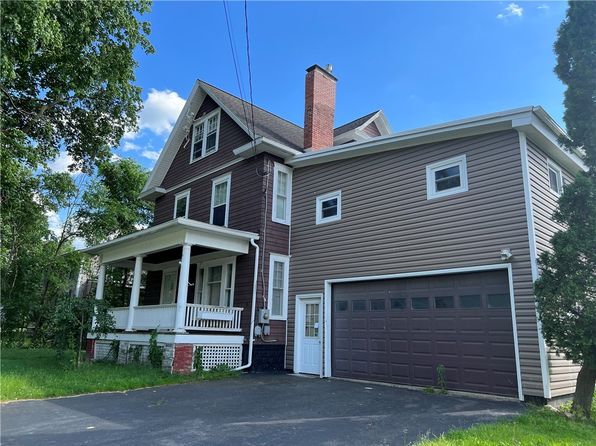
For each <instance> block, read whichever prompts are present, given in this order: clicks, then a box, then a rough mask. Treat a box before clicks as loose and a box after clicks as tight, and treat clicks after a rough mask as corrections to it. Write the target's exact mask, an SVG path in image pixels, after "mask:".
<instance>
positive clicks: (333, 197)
mask: <svg viewBox="0 0 596 446" xmlns="http://www.w3.org/2000/svg"><path fill="white" fill-rule="evenodd" d="M316 206H317V209H316V223H317V224H318V225H320V224H322V223H329V222H332V221H336V220H341V191H336V192H330V193H328V194H325V195H319V196H318V197H317V203H316Z"/></svg>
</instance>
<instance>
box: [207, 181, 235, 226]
mask: <svg viewBox="0 0 596 446" xmlns="http://www.w3.org/2000/svg"><path fill="white" fill-rule="evenodd" d="M222 183H228V187H227V191H226V192H227V195H226V218H225V221H224V227H226V228H227V227H228V219H229V217H230V192H231V189H232V174H231V173H227V174H225V175H222V176H219V177H217V178H213V180H211V211H210V213H209V223H210V224H213V205H214V203H215V186H217V185H218V184H222Z"/></svg>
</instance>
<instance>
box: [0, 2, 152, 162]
mask: <svg viewBox="0 0 596 446" xmlns="http://www.w3.org/2000/svg"><path fill="white" fill-rule="evenodd" d="M149 7H150V3H149V2H148V1H146V0H132V1H126V2H123V1H119V0H103V1H101V2H80V1H74V0H65V1H58V0H37V1H30V2H22V1H13V0H8V1H2V2H0V15H1V17H2V29H1V31H0V38H1V44H2V54H1V55H0V106H1V107H2V108H1V112H2V150H3V151H8V153H10V155H11V157H12V159H14V160H19V161H21V162H24V163H26V164H27V165H29V166H32V167H37V166H38V164H40V163H41V164H43V163H45V162H47V161H48V160H51V159H53V158H55V157H56V155H57V154H58V152H59V150H60V148H63V149H64V150H66V152H67V153H68V154H69V155H70V156H71V157H72V160H73V163H76V164H77V165H78V166H79V167H81V168H83V169H90V168H92V166H93V164H94V162H95V160H96V159H100V160H102V159H108V158H109V157H110V149H111V147H115V146H117V145H118V144H119V141H120V139H121V138H122V136H123V134H124V132H125V131H126V130H127V129H131V128H134V127H135V126H136V120H137V113H138V111H139V110H140V107H141V105H142V103H141V97H140V88H139V87H137V86H135V85H134V81H135V75H134V69H135V68H136V67H137V63H136V61H135V59H134V50H135V49H136V48H137V47H140V48H141V49H142V50H143V51H144V52H146V53H150V52H152V51H153V48H152V46H151V44H150V43H149V40H148V39H147V35H148V33H149V24H148V23H147V22H141V21H139V20H138V19H137V16H138V15H139V14H144V13H147V12H148V11H149Z"/></svg>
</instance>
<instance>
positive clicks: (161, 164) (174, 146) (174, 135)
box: [141, 81, 205, 196]
mask: <svg viewBox="0 0 596 446" xmlns="http://www.w3.org/2000/svg"><path fill="white" fill-rule="evenodd" d="M200 93H201V91H200V85H199V81H196V82H195V84H194V85H193V87H192V90H191V92H190V95H189V96H188V99H187V100H186V103H185V104H184V107H183V108H182V111H181V112H180V115H179V116H178V119H177V120H176V124H174V128H173V129H172V131H171V132H170V136H168V140H167V141H166V143H165V145H164V148H163V150H162V151H161V153H160V155H159V158H158V159H157V162H156V163H155V167H154V168H153V170H152V171H151V174H150V175H149V178H148V179H147V183H145V187H143V190H142V191H141V196H142V195H143V194H144V193H145V192H148V191H149V190H150V189H151V188H153V187H158V186H160V185H161V182H162V181H163V179H164V177H165V176H166V173H167V172H168V169H169V168H170V165H171V164H172V161H173V160H174V157H175V156H176V153H178V148H179V147H180V144H182V141H183V140H184V137H185V136H186V133H187V131H188V130H189V129H190V126H191V125H192V121H193V117H194V114H195V113H196V112H197V110H198V107H199V106H200V105H201V104H202V103H203V99H204V98H205V93H204V92H203V94H202V95H201V94H200ZM197 103H198V105H197ZM193 110H194V112H193ZM187 125H188V128H187V127H186V126H187Z"/></svg>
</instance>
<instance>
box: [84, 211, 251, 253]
mask: <svg viewBox="0 0 596 446" xmlns="http://www.w3.org/2000/svg"><path fill="white" fill-rule="evenodd" d="M251 239H252V240H258V239H259V235H258V234H255V233H253V232H246V231H239V230H236V229H229V228H224V227H221V226H215V225H210V224H207V223H202V222H199V221H196V220H190V219H187V218H177V219H175V220H171V221H168V222H166V223H162V224H160V225H156V226H152V227H150V228H147V229H144V230H142V231H138V232H135V233H133V234H129V235H126V236H124V237H120V238H117V239H114V240H111V241H109V242H106V243H102V244H101V245H96V246H91V247H89V248H85V249H82V250H81V252H83V253H85V254H89V255H99V256H101V257H102V260H101V261H102V263H110V262H116V261H119V260H123V259H130V258H131V257H135V256H138V255H144V256H150V258H151V255H152V254H154V253H158V252H168V253H173V252H174V251H172V249H175V248H177V247H179V246H181V245H184V244H189V245H192V246H198V247H201V248H204V249H206V250H222V251H229V252H233V253H237V254H247V253H248V250H249V248H250V245H249V243H250V240H251ZM153 257H156V256H153ZM156 258H157V257H156Z"/></svg>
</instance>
